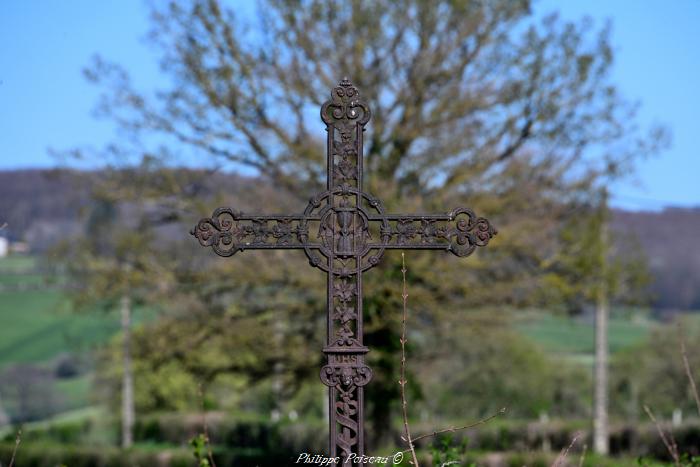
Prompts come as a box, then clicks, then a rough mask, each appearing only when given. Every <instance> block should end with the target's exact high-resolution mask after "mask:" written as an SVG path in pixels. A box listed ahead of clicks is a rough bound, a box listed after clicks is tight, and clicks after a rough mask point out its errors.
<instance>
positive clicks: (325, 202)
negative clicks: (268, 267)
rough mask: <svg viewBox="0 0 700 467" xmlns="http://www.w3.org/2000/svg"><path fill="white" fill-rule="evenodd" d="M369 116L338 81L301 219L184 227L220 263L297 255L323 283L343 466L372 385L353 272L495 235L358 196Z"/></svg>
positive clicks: (465, 251) (450, 216) (472, 224)
mask: <svg viewBox="0 0 700 467" xmlns="http://www.w3.org/2000/svg"><path fill="white" fill-rule="evenodd" d="M370 117H371V112H370V109H369V107H368V106H367V103H366V102H365V101H364V100H362V98H361V97H360V94H359V92H358V90H357V88H356V87H355V86H354V85H353V84H352V83H351V82H350V80H348V79H347V78H344V79H343V80H342V81H341V82H340V83H339V84H338V86H336V87H335V88H333V90H332V91H331V99H330V100H328V101H326V102H325V103H324V104H323V105H322V106H321V119H322V120H323V122H324V123H325V124H326V130H327V132H328V137H327V146H326V153H327V186H326V190H325V191H323V192H321V193H318V194H316V195H314V196H313V197H312V198H311V199H310V200H309V203H308V205H307V206H306V209H305V210H304V211H303V212H302V213H301V214H292V215H287V214H281V215H263V214H243V213H241V212H238V211H234V210H232V209H230V208H218V209H216V210H215V211H214V213H213V214H212V216H211V217H210V218H205V219H202V220H200V221H199V222H198V223H197V225H196V226H195V227H194V228H193V229H192V231H191V233H192V235H194V236H195V237H196V238H197V240H199V243H200V244H201V245H203V246H207V247H211V248H212V249H213V250H214V251H215V252H216V254H218V255H220V256H232V255H233V254H235V253H236V252H238V251H244V250H249V249H280V248H281V249H302V250H304V252H305V253H306V256H307V257H308V259H309V263H310V264H311V266H314V267H316V268H319V269H321V270H323V271H325V272H326V274H327V276H328V288H327V290H328V300H327V312H328V314H327V325H328V335H327V341H326V346H325V347H324V349H323V352H324V354H325V355H326V356H327V362H326V365H325V366H324V367H323V368H322V369H321V381H322V382H323V384H325V385H327V386H328V387H329V388H330V390H329V407H330V433H329V454H330V456H331V457H339V458H340V463H341V464H342V465H350V464H351V463H352V460H353V459H357V458H358V457H360V456H362V455H364V413H363V402H364V401H363V395H364V393H363V387H364V386H365V385H366V384H367V383H369V381H370V380H371V379H372V370H371V369H370V368H369V367H368V366H367V365H366V364H365V354H366V353H367V352H368V351H369V349H368V348H367V347H365V346H364V345H363V343H362V338H363V336H362V273H363V272H365V271H367V270H368V269H370V268H372V267H374V266H376V265H377V264H378V263H379V261H380V259H381V257H382V255H383V254H384V251H385V250H388V249H401V250H410V249H413V250H445V251H450V252H452V253H454V254H455V255H457V256H461V257H464V256H468V255H470V254H471V253H472V252H473V251H474V250H475V249H476V248H477V247H481V246H486V245H487V244H488V242H489V240H490V239H491V238H493V236H494V235H496V229H495V228H494V227H493V226H492V225H491V224H490V223H489V221H488V220H486V219H485V218H483V217H477V216H476V215H475V214H474V213H473V212H472V211H471V210H470V209H467V208H456V209H453V210H452V211H450V212H449V213H446V214H387V213H386V212H385V210H384V207H383V205H382V203H381V201H380V200H379V199H377V198H375V197H374V196H372V195H371V194H369V193H365V192H364V191H363V189H362V175H363V167H362V162H363V157H362V151H363V143H362V137H363V132H364V127H365V125H366V124H367V122H368V121H369V119H370Z"/></svg>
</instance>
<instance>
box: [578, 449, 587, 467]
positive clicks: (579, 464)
mask: <svg viewBox="0 0 700 467" xmlns="http://www.w3.org/2000/svg"><path fill="white" fill-rule="evenodd" d="M587 449H588V445H587V444H584V445H583V449H582V450H581V456H580V457H579V458H578V467H583V461H584V460H586V450H587Z"/></svg>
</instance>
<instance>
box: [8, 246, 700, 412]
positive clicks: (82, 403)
mask: <svg viewBox="0 0 700 467" xmlns="http://www.w3.org/2000/svg"><path fill="white" fill-rule="evenodd" d="M35 268H36V262H35V260H34V259H33V258H31V257H22V256H14V257H8V258H2V259H0V285H3V284H5V285H7V284H15V283H17V281H23V280H24V281H29V282H30V283H32V284H35V283H36V281H44V278H42V277H41V276H37V275H36V274H33V273H32V272H33V271H35V270H36V269H35ZM136 314H137V316H135V320H136V321H137V322H138V321H141V320H142V319H147V318H144V317H145V316H147V315H148V313H147V312H145V311H144V310H139V311H137V313H136ZM138 315H140V316H138ZM513 322H514V323H515V328H516V329H517V330H518V331H520V332H521V333H522V334H524V335H525V336H527V337H529V338H530V339H532V340H533V341H535V342H537V343H538V344H539V345H541V346H542V348H543V349H544V350H545V351H546V352H547V353H550V354H553V355H564V356H566V357H567V358H570V359H572V360H575V361H577V362H580V363H582V364H592V361H593V344H594V335H593V324H592V323H591V322H590V320H589V321H585V320H583V319H574V318H570V317H567V316H557V315H552V314H550V313H547V312H544V311H524V312H517V313H514V314H513ZM698 323H700V315H699V317H698ZM654 326H658V323H657V322H655V321H653V320H650V319H647V318H645V317H644V315H643V314H642V313H638V314H634V313H615V312H614V313H613V316H612V317H611V321H610V350H611V352H612V353H614V352H617V351H619V350H621V349H624V348H627V347H630V346H632V345H634V344H636V343H639V342H641V341H643V340H644V339H645V338H646V337H647V336H648V335H649V333H650V332H651V330H652V329H653V328H654ZM117 332H119V322H118V316H117V314H116V313H109V312H107V311H105V310H99V309H95V310H89V311H86V312H82V313H75V312H72V311H71V310H70V309H69V306H68V301H67V299H66V297H65V295H64V292H62V291H61V290H58V289H51V288H41V287H39V288H36V287H34V288H33V289H31V290H12V288H11V287H10V288H9V289H4V290H1V291H0V371H2V370H3V368H7V367H8V366H10V365H16V364H34V365H41V366H45V367H51V365H52V363H53V362H54V361H55V360H56V358H57V357H59V356H61V355H65V354H74V355H89V354H90V353H91V352H92V351H93V350H94V349H95V348H97V347H99V346H101V345H102V344H104V343H105V342H106V341H107V340H108V339H110V338H111V337H112V336H114V335H115V334H116V333H117ZM91 381H92V376H91V375H90V374H85V375H82V376H80V377H78V378H72V379H66V380H56V382H55V384H54V385H55V390H56V391H57V392H58V393H59V394H60V395H61V399H62V400H63V401H64V405H65V408H66V409H76V408H81V407H86V406H88V405H90V404H91V401H90V398H89V393H90V385H91Z"/></svg>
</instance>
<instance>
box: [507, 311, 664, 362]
mask: <svg viewBox="0 0 700 467" xmlns="http://www.w3.org/2000/svg"><path fill="white" fill-rule="evenodd" d="M655 325H656V324H655V323H653V322H651V321H648V320H645V319H640V320H630V319H627V318H620V317H611V319H610V327H609V339H610V340H609V345H610V352H612V353H615V352H617V351H619V350H622V349H625V348H628V347H631V346H633V345H635V344H638V343H640V342H642V341H643V340H644V339H645V338H646V337H647V336H648V335H649V333H650V332H651V330H652V327H653V326H655ZM517 329H518V330H520V331H521V332H522V333H523V334H525V335H526V336H528V337H530V338H531V339H533V340H535V341H536V342H538V343H539V344H540V345H542V347H544V349H545V350H547V351H548V352H556V353H567V354H584V355H585V354H593V351H594V342H595V341H594V330H593V323H592V322H586V321H585V320H582V319H575V318H569V317H563V316H556V315H551V314H545V313H542V314H540V315H536V316H534V317H532V318H529V319H527V320H524V321H522V322H520V323H518V324H517Z"/></svg>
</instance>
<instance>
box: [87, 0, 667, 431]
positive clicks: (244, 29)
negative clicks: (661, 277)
mask: <svg viewBox="0 0 700 467" xmlns="http://www.w3.org/2000/svg"><path fill="white" fill-rule="evenodd" d="M152 15H153V23H152V24H153V28H152V31H151V34H150V38H151V40H152V41H153V43H154V44H155V46H156V48H157V50H158V51H159V53H160V54H161V67H162V71H163V73H164V74H165V76H167V79H166V80H165V82H164V86H163V88H162V89H160V90H159V91H158V92H156V93H146V92H140V91H139V90H137V89H135V88H134V87H133V86H132V84H131V81H130V79H129V76H128V73H127V72H126V71H125V70H123V69H122V68H121V67H119V66H118V65H115V64H112V63H109V62H107V61H106V60H104V59H102V58H96V59H95V61H94V63H93V64H92V65H91V67H90V68H89V69H88V70H87V72H86V74H87V76H88V77H89V78H90V79H91V80H93V81H95V82H97V83H99V84H100V85H102V86H104V87H105V90H106V92H105V93H104V96H103V99H102V102H101V105H100V110H101V111H102V114H103V115H105V116H108V117H110V118H113V119H114V120H115V121H116V122H118V123H119V125H120V127H121V129H122V130H123V131H124V132H125V133H124V134H125V135H126V136H127V137H126V138H123V139H122V140H120V141H119V142H118V143H116V144H114V145H111V146H109V147H108V148H106V151H105V153H103V155H105V154H106V155H107V156H108V157H112V158H113V159H112V160H130V161H135V160H138V159H143V156H144V155H145V156H146V158H145V159H143V160H145V161H147V162H148V161H151V162H152V161H153V160H154V159H155V160H163V161H166V162H168V161H170V163H172V161H173V160H177V158H176V156H178V155H180V154H182V153H186V154H189V155H191V156H192V157H196V158H197V159H195V160H199V161H202V163H204V164H206V165H208V166H209V167H210V168H214V169H217V168H222V169H236V170H242V171H246V173H250V174H253V175H255V176H259V177H260V178H261V180H263V181H268V182H270V183H271V184H274V185H275V186H276V187H278V188H280V189H282V190H284V192H285V193H287V194H288V195H287V199H288V200H290V201H289V203H290V204H296V205H297V206H303V205H304V204H303V201H301V200H300V199H299V198H305V197H306V196H308V194H310V193H314V192H316V191H318V190H319V189H320V187H321V184H322V180H323V176H324V164H323V153H324V143H323V141H324V137H323V134H322V131H321V128H322V124H321V122H320V121H319V118H318V113H317V112H318V108H319V106H320V105H321V103H322V102H323V101H324V100H326V99H327V98H328V92H329V90H330V89H331V88H332V87H333V86H334V85H335V84H336V83H337V82H338V81H339V80H340V79H341V78H343V77H344V76H347V77H349V78H350V79H351V80H352V81H353V82H354V83H355V84H356V85H357V87H358V88H359V89H360V91H361V92H362V93H363V94H364V96H365V98H366V100H367V101H368V102H369V103H370V105H371V108H372V121H371V123H370V125H369V130H368V137H367V138H366V141H367V148H366V155H367V156H366V157H367V162H366V177H367V178H366V180H367V182H368V183H367V191H369V192H370V193H372V194H374V195H377V196H380V197H382V198H383V199H384V200H385V202H386V204H387V208H388V209H390V210H398V209H401V208H403V209H418V208H430V209H431V210H434V209H435V208H436V207H437V205H438V203H439V206H444V205H445V203H446V202H448V203H449V202H452V203H454V204H455V205H457V200H458V199H459V200H460V202H462V201H464V200H465V199H466V200H468V201H469V203H470V204H471V205H472V206H475V207H476V208H478V209H479V211H480V212H483V213H485V214H487V215H488V216H489V217H490V218H494V219H495V223H496V224H497V225H498V227H499V231H500V235H499V238H498V240H499V241H498V242H495V243H494V245H493V248H492V249H490V250H489V251H488V252H483V253H482V254H481V256H478V257H477V258H482V259H483V260H481V261H479V260H477V261H475V262H472V263H471V264H470V271H469V272H467V273H463V272H462V273H459V274H457V273H456V272H454V269H453V267H452V263H450V262H449V261H448V262H447V264H446V266H445V267H444V268H441V269H440V270H434V269H433V268H431V263H430V261H429V260H428V259H427V257H423V256H420V255H417V256H416V259H415V260H414V261H415V262H414V263H413V264H412V267H411V269H412V271H414V273H415V285H414V286H413V288H414V289H415V290H416V291H415V292H414V293H413V297H414V299H413V300H414V302H413V305H414V306H415V307H416V309H417V310H419V312H420V313H422V315H423V318H424V319H423V320H419V322H425V323H433V324H434V323H443V325H440V326H434V327H435V328H436V329H437V330H434V331H432V332H449V329H450V326H449V325H444V323H449V322H450V320H455V319H461V318H460V317H459V316H458V315H455V313H454V309H455V308H457V307H460V306H462V307H463V306H471V305H483V304H485V303H490V304H510V305H512V304H515V305H518V304H530V303H534V302H538V301H539V302H546V303H552V302H559V301H561V300H562V299H563V298H562V297H563V296H564V295H565V294H561V293H560V289H565V287H550V288H546V289H545V288H544V285H546V284H551V282H548V281H547V279H551V278H552V276H556V277H557V278H560V279H561V280H560V281H559V283H566V282H567V281H570V280H571V279H570V278H571V277H574V276H575V275H571V274H569V275H567V274H564V273H562V268H564V269H565V268H567V267H568V265H569V264H570V263H569V262H566V261H560V259H561V258H562V257H563V256H562V248H563V245H564V243H562V242H561V241H560V238H561V236H560V231H561V229H562V228H564V227H565V226H566V225H567V224H568V223H570V222H571V221H572V220H575V219H576V218H577V217H580V216H582V215H586V212H587V211H586V210H585V209H580V207H581V206H585V205H586V204H588V203H589V201H590V199H591V197H593V196H594V195H595V192H596V190H597V186H599V185H601V184H604V183H606V182H607V181H608V180H610V179H612V178H614V177H617V176H619V175H621V174H624V173H626V172H628V171H629V169H630V168H631V166H632V161H633V160H634V159H635V158H636V157H641V156H644V155H646V154H649V153H653V152H654V151H656V150H657V149H658V143H660V142H662V141H663V139H664V138H663V134H662V133H663V132H661V131H659V130H658V129H652V130H651V132H650V133H645V134H642V132H640V130H639V128H638V126H637V124H636V120H635V118H634V114H635V106H634V105H633V104H631V103H630V102H628V101H626V100H625V99H623V98H622V97H621V96H620V93H619V92H618V89H617V88H616V86H615V85H614V83H613V82H611V79H610V68H611V64H612V60H613V51H612V48H611V45H610V28H609V27H607V26H605V27H603V28H601V29H595V28H594V27H593V26H592V24H591V22H590V21H588V20H583V21H580V22H565V21H562V20H560V19H559V18H558V17H557V16H556V15H555V14H553V15H550V16H547V17H545V18H543V19H541V20H539V19H537V18H534V17H533V16H532V13H531V5H530V3H529V2H528V1H513V0H493V1H418V0H406V1H372V2H370V1H342V2H341V1H330V2H329V1H320V0H319V1H284V0H269V1H261V2H260V3H259V4H258V7H257V8H256V10H255V12H252V11H249V10H245V11H237V8H236V4H235V3H232V4H226V3H224V2H220V1H218V0H201V1H194V2H184V3H178V2H170V3H167V4H158V6H156V8H155V9H154V10H153V13H152ZM130 156H136V157H130ZM124 183H127V184H134V183H139V179H138V177H137V178H135V179H134V178H132V177H129V178H127V179H125V180H124ZM148 183H149V184H150V182H148ZM198 183H200V184H201V183H206V182H203V181H201V180H200V181H199V182H198ZM159 187H160V188H163V189H161V190H157V189H153V187H151V186H150V185H149V189H148V190H136V191H135V192H137V193H139V200H140V201H143V200H144V199H147V198H149V197H150V198H158V199H159V200H160V201H161V202H162V203H163V204H164V206H166V207H167V208H168V209H170V210H171V213H172V216H171V217H169V218H170V219H180V220H185V221H186V222H190V223H191V222H192V221H194V220H195V219H196V218H197V217H198V216H199V215H201V214H208V213H207V212H206V211H204V210H202V207H201V206H202V205H201V204H200V201H201V198H198V197H196V196H193V195H192V193H193V192H192V190H191V187H192V182H191V180H189V181H188V182H187V184H184V185H183V184H181V183H179V182H178V181H177V180H175V183H172V184H163V185H159ZM124 193H128V192H127V191H125V192H124ZM127 197H128V196H127ZM131 198H132V200H133V199H134V197H133V196H132V197H131ZM275 199H278V200H279V199H280V198H279V197H277V198H275ZM296 200H299V202H300V203H301V204H298V203H292V201H296ZM270 209H271V208H269V207H268V209H267V210H270ZM195 213H196V214H195ZM166 217H167V216H166ZM582 241H583V240H582ZM584 243H585V242H584ZM570 244H571V241H569V242H568V244H567V247H568V246H570ZM572 251H573V252H572V253H571V254H574V255H576V254H578V255H586V254H588V252H586V251H583V249H580V250H579V251H577V250H576V249H573V250H572ZM567 254H568V253H567ZM564 256H565V255H564ZM252 261H255V260H252ZM290 261H292V260H291V259H290ZM283 269H284V268H283ZM283 269H281V270H283ZM281 270H277V271H271V272H265V273H264V274H270V277H283V279H280V281H281V282H279V284H280V285H286V286H294V285H295V284H293V282H295V279H289V277H285V276H283V275H282V273H281V272H280V271H281ZM378 270H379V271H380V272H374V274H377V277H379V275H382V276H381V277H383V278H384V279H386V280H383V281H373V284H370V287H369V289H370V290H369V291H368V292H369V295H368V298H367V299H366V300H367V304H366V307H365V308H366V310H367V312H368V317H367V320H366V331H367V342H368V343H369V344H370V345H372V346H373V347H379V348H380V349H381V348H385V349H389V350H390V349H391V347H392V345H393V344H392V342H394V341H395V340H396V338H397V336H396V329H397V327H396V326H395V324H396V319H397V318H398V315H396V316H393V315H392V313H391V310H398V309H399V306H398V305H399V303H398V301H397V300H396V297H398V296H399V294H398V293H396V291H397V290H399V289H400V287H397V282H396V281H397V279H398V278H397V276H396V274H395V271H398V267H396V264H392V261H387V262H385V263H384V265H383V266H382V267H381V268H379V269H378ZM229 271H231V273H232V274H237V275H238V276H235V277H240V275H244V276H245V274H246V273H245V272H242V271H241V268H239V269H238V270H236V271H234V270H233V268H232V267H230V269H229ZM259 271H262V269H260V270H259ZM185 277H188V278H189V279H192V277H200V278H201V280H202V282H204V283H207V284H211V282H212V280H214V279H211V278H204V277H203V276H197V275H194V276H193V275H192V274H190V275H189V276H187V275H186V276H185ZM229 277H234V276H229ZM244 279H245V280H252V279H251V278H250V277H245V278H244ZM219 280H221V279H219ZM190 283H191V282H190ZM296 286H299V284H298V283H297V284H296ZM191 290H192V289H191V288H188V291H189V292H188V293H190V294H191ZM208 290H209V291H208V292H207V293H209V294H211V290H210V289H208ZM221 290H222V289H220V292H221ZM421 292H422V293H421ZM392 297H393V298H392ZM207 300H212V299H211V295H209V296H208V297H207ZM446 303H448V304H450V306H445V305H444V304H446ZM438 305H440V306H438ZM205 308H206V307H205ZM282 308H283V307H282ZM307 308H309V309H310V312H313V311H317V310H314V308H313V306H307ZM294 309H296V308H294ZM278 311H279V310H278ZM280 312H281V311H280ZM310 312H309V313H310ZM259 324H260V323H259ZM267 324H269V323H267ZM222 329H223V328H221V327H219V328H217V330H218V332H235V331H233V330H232V331H223V330H222ZM246 329H247V328H246ZM290 329H291V330H294V329H296V330H297V331H298V329H297V328H290ZM209 336H211V334H209ZM239 337H241V340H240V342H239V343H240V344H241V345H244V343H245V342H247V341H246V339H245V338H243V337H242V336H239ZM203 341H206V339H202V340H198V341H197V343H198V344H196V345H202V342H203ZM208 343H209V345H211V341H208ZM187 345H188V346H190V347H189V349H190V350H191V349H192V348H193V347H192V346H193V344H192V342H191V341H188V343H187ZM170 355H174V356H178V355H179V356H180V357H181V358H184V357H183V355H185V353H184V351H182V349H181V351H180V352H179V353H178V352H176V351H173V352H171V354H170ZM372 355H373V356H372V357H371V358H372V359H374V361H371V362H370V364H371V365H372V366H373V367H374V368H377V370H378V371H377V373H378V376H377V378H376V382H375V384H374V385H373V387H372V388H370V390H369V391H368V397H369V398H370V399H374V400H376V401H378V403H377V404H374V405H372V406H371V410H373V414H372V418H373V419H374V420H375V421H377V422H378V423H379V424H381V423H383V422H386V421H387V420H389V418H390V417H389V416H388V415H389V412H388V411H389V405H388V404H386V403H384V401H386V400H387V398H391V397H394V396H396V389H395V386H396V385H395V383H394V382H395V380H396V377H395V371H396V365H395V361H393V360H392V359H393V356H392V355H391V354H390V353H386V352H385V353H383V352H381V351H379V352H373V354H372ZM273 360H274V358H273V359H272V360H271V361H270V362H269V363H270V365H272V363H273ZM392 362H393V363H392ZM223 368H224V369H226V368H228V369H229V370H231V371H234V370H236V369H240V367H239V366H236V365H229V366H226V365H224V366H223ZM370 402H371V401H370ZM381 430H382V427H381V426H377V427H376V432H380V431H381Z"/></svg>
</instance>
